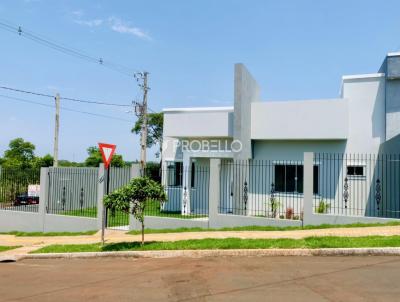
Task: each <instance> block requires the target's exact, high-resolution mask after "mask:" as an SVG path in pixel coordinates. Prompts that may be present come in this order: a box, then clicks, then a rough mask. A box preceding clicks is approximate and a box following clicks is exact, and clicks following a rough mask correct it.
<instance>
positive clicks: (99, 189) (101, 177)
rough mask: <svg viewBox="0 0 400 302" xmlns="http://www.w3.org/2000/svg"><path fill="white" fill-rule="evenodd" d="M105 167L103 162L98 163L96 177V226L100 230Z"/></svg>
mask: <svg viewBox="0 0 400 302" xmlns="http://www.w3.org/2000/svg"><path fill="white" fill-rule="evenodd" d="M105 181H106V175H105V169H104V164H100V165H99V171H98V177H97V228H98V229H99V230H100V229H101V228H102V224H103V212H104V205H103V198H104V193H105Z"/></svg>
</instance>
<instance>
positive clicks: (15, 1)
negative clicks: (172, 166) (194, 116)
mask: <svg viewBox="0 0 400 302" xmlns="http://www.w3.org/2000/svg"><path fill="white" fill-rule="evenodd" d="M399 11H400V1H397V0H393V1H369V0H362V1H361V0H359V1H356V0H347V1H340V0H334V1H333V0H327V1H311V0H307V1H304V0H293V1H287V0H282V1H267V0H265V1H264V0H259V1H256V0H246V1H244V0H242V1H239V0H219V1H215V0H202V1H194V0H187V1H184V0H180V1H179V0H169V1H162V0H159V1H154V0H153V1H152V0H147V1H136V0H133V1H82V0H80V1H62V0H59V1H50V0H48V1H46V0H2V1H1V2H0V22H1V21H7V22H8V23H12V24H15V25H16V26H21V27H22V29H23V30H29V31H31V32H34V33H36V34H40V35H41V36H44V37H46V38H47V39H50V40H52V41H55V42H57V43H59V44H63V45H67V46H68V47H71V48H74V49H78V50H79V51H82V52H85V53H87V54H90V55H91V56H93V57H96V58H103V59H104V60H108V61H112V62H114V63H118V64H121V65H123V66H127V67H129V68H131V69H132V70H139V71H142V70H146V71H148V72H150V75H149V86H150V88H151V90H150V91H149V98H148V102H149V107H150V108H151V109H152V110H154V111H160V110H162V109H163V108H167V107H196V106H228V105H232V103H233V68H234V64H235V63H239V62H240V63H244V64H245V65H246V66H247V67H248V69H249V70H250V72H251V73H252V74H253V76H254V77H255V78H256V79H257V81H258V83H259V84H260V86H261V89H262V92H261V93H262V98H263V100H265V101H281V100H297V99H316V98H335V97H338V95H339V90H340V84H341V77H342V75H348V74H360V73H374V72H377V70H378V69H379V67H380V65H381V63H382V61H383V59H384V57H385V54H386V53H388V52H393V51H399V50H400V18H399V17H398V12H399ZM0 86H8V87H13V88H18V89H23V90H30V91H35V92H41V93H45V94H51V95H54V94H55V93H57V92H58V93H60V94H61V96H62V97H69V98H79V99H85V100H95V101H105V102H112V103H119V104H131V103H132V101H138V100H140V95H141V91H140V89H139V88H138V86H137V84H136V81H135V80H134V78H133V77H132V76H128V75H125V74H121V73H118V72H115V71H113V70H110V69H107V68H105V67H104V66H101V65H99V64H93V63H90V62H87V61H84V60H81V59H78V58H75V57H70V56H67V55H65V54H63V53H60V52H57V51H55V50H53V49H50V48H47V47H45V46H43V45H41V44H38V43H35V42H33V41H31V40H29V39H26V38H24V37H22V36H19V35H18V34H17V33H16V32H9V31H4V30H2V29H1V28H0ZM5 96H8V97H10V96H11V97H16V98H20V99H23V100H28V101H31V102H32V101H33V102H39V103H42V104H45V105H51V104H53V100H52V99H49V98H45V97H39V96H31V95H26V94H21V93H13V92H11V91H7V90H2V89H0V108H1V110H0V156H1V155H2V154H3V152H4V150H6V149H7V146H8V143H9V141H10V140H11V139H13V138H16V137H22V138H24V139H25V140H28V141H30V142H32V143H34V144H35V145H36V154H37V155H40V156H43V155H45V154H47V153H50V154H52V152H53V136H54V109H53V108H49V107H46V106H41V105H38V104H31V103H26V102H21V101H17V100H12V99H9V98H6V97H5ZM61 106H62V107H64V108H68V109H73V110H78V111H85V112H89V113H95V114H102V115H107V116H112V117H114V118H117V119H110V118H104V117H99V116H92V115H88V114H83V113H77V112H71V111H67V110H63V109H61V114H60V145H59V149H60V155H59V157H60V158H61V159H68V160H74V161H81V160H84V159H85V157H86V149H87V148H88V147H89V146H93V145H96V144H97V143H98V142H107V143H114V144H116V145H117V153H119V154H122V155H123V157H124V159H126V160H135V159H138V158H139V157H140V155H139V154H140V149H139V137H138V136H136V135H134V134H132V133H131V132H130V129H131V128H132V126H133V123H134V121H135V120H136V118H135V115H134V114H132V112H128V111H129V110H130V109H129V108H124V107H107V106H99V105H89V104H80V103H76V102H70V101H67V100H62V101H61ZM154 153H155V150H154V149H153V150H150V152H149V156H148V157H149V159H150V160H155V156H154Z"/></svg>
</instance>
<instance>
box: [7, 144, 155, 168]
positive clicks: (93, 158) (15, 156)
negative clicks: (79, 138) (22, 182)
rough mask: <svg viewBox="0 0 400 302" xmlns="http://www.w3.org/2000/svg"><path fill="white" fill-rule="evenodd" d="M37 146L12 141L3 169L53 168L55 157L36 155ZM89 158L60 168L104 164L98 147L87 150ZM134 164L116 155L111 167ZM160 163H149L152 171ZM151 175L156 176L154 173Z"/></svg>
mask: <svg viewBox="0 0 400 302" xmlns="http://www.w3.org/2000/svg"><path fill="white" fill-rule="evenodd" d="M35 149H36V148H35V145H34V144H32V143H31V142H28V141H25V140H24V139H22V138H16V139H13V140H11V141H10V143H9V145H8V149H7V150H6V151H4V155H3V157H0V166H1V167H3V168H15V169H38V168H40V167H51V166H53V156H51V155H50V154H46V155H44V156H43V157H40V156H36V155H35ZM87 153H88V156H87V158H86V159H85V160H84V161H83V162H74V161H69V160H59V161H58V165H59V166H60V167H98V166H99V164H100V163H102V157H101V153H100V150H99V148H98V147H96V146H91V147H89V148H87ZM132 163H133V162H129V161H124V159H123V157H122V155H120V154H114V156H113V158H112V161H111V166H113V167H125V166H129V165H131V164H132ZM158 167H159V164H158V163H149V169H150V170H151V171H153V170H157V169H159V168H158ZM151 174H156V173H155V172H154V171H153V172H151Z"/></svg>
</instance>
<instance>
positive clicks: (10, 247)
mask: <svg viewBox="0 0 400 302" xmlns="http://www.w3.org/2000/svg"><path fill="white" fill-rule="evenodd" d="M19 247H20V246H2V245H0V252H5V251H8V250H13V249H16V248H19Z"/></svg>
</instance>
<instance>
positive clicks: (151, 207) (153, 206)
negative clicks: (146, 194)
mask: <svg viewBox="0 0 400 302" xmlns="http://www.w3.org/2000/svg"><path fill="white" fill-rule="evenodd" d="M144 215H145V216H157V217H169V218H181V219H193V218H204V217H208V215H204V214H188V215H182V214H181V212H180V211H179V212H168V211H161V205H160V203H159V202H158V201H149V202H147V206H146V208H145V210H144Z"/></svg>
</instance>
